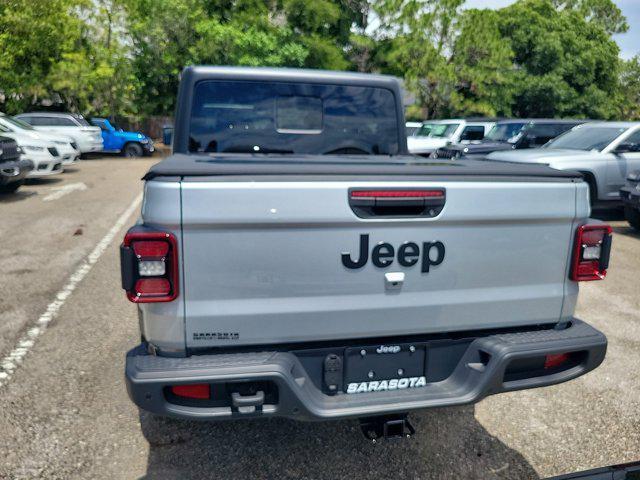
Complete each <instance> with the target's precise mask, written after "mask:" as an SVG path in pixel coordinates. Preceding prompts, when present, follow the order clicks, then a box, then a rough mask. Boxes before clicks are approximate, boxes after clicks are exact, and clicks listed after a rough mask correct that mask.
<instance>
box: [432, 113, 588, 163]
mask: <svg viewBox="0 0 640 480" xmlns="http://www.w3.org/2000/svg"><path fill="white" fill-rule="evenodd" d="M585 122H586V120H558V119H543V118H532V119H511V120H501V121H499V122H497V123H496V124H495V125H494V126H493V128H492V129H491V130H489V133H487V134H486V135H485V137H484V138H483V139H482V140H480V142H477V143H470V144H464V143H454V144H451V145H447V146H445V147H442V148H439V149H437V150H436V151H435V152H434V153H433V155H432V157H433V158H460V157H465V158H479V157H484V156H485V155H487V154H489V153H491V152H495V151H502V150H519V149H523V148H539V147H541V146H542V145H544V144H545V143H547V142H548V141H549V140H553V139H554V138H556V137H557V136H559V135H562V134H563V133H565V132H566V131H567V130H571V129H572V128H573V127H575V126H577V125H581V124H583V123H585Z"/></svg>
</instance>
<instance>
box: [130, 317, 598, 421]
mask: <svg viewBox="0 0 640 480" xmlns="http://www.w3.org/2000/svg"><path fill="white" fill-rule="evenodd" d="M427 348H429V347H427ZM606 349H607V339H606V337H605V336H604V335H603V334H602V333H601V332H599V331H598V330H596V329H595V328H593V327H591V326H590V325H588V324H586V323H584V322H582V321H580V320H577V319H576V320H573V321H572V322H571V325H570V326H569V327H568V328H566V329H564V330H535V331H525V332H518V333H509V334H496V335H491V336H484V337H480V338H476V339H474V340H472V341H470V343H468V346H467V347H466V349H465V350H464V353H462V354H460V355H459V360H458V361H457V364H456V365H455V368H452V371H451V373H450V374H449V375H448V376H447V378H445V379H443V380H440V381H431V383H429V382H430V380H429V375H428V374H427V385H426V386H425V387H421V388H408V389H403V390H389V391H384V392H373V393H359V394H351V395H349V394H344V393H339V394H336V395H328V394H326V393H323V391H322V390H321V389H320V388H318V387H317V382H314V381H313V380H314V379H312V378H311V375H310V374H309V372H308V370H306V369H305V368H304V367H303V365H302V363H301V362H300V358H299V357H298V356H296V355H295V354H293V353H291V352H268V351H265V352H251V353H234V354H218V355H193V356H191V357H187V358H170V357H160V356H153V355H149V354H148V353H146V350H145V348H144V347H143V346H142V345H141V346H139V347H137V348H135V349H133V350H131V351H129V352H128V354H127V358H126V383H127V390H128V393H129V396H130V397H131V399H132V400H133V402H134V403H135V404H136V405H138V406H139V407H140V408H142V409H144V410H147V411H150V412H153V413H156V414H160V415H167V416H173V417H179V418H191V419H201V420H223V419H235V418H249V417H271V416H282V417H290V418H295V419H299V420H329V419H337V418H346V417H365V416H373V415H381V414H390V413H399V412H408V411H411V410H417V409H424V408H431V407H442V406H452V405H461V404H469V403H474V402H477V401H479V400H481V399H482V398H484V397H486V396H488V395H492V394H496V393H501V392H507V391H513V390H522V389H527V388H535V387H542V386H547V385H554V384H557V383H561V382H565V381H567V380H571V379H573V378H576V377H578V376H580V375H583V374H585V373H587V372H589V371H591V370H593V369H595V368H596V367H598V365H600V363H602V361H603V360H604V357H605V353H606ZM565 352H580V361H579V363H577V364H575V365H573V366H570V367H569V368H567V369H565V370H562V371H555V373H554V372H553V371H552V373H549V374H545V375H542V376H534V377H531V378H521V376H520V377H518V378H517V379H513V378H511V379H509V380H505V370H506V369H507V367H508V366H510V365H513V362H514V361H516V360H519V361H522V360H526V359H530V358H534V357H535V358H538V357H540V356H541V355H542V356H544V355H547V354H558V353H565ZM229 382H231V383H232V384H233V383H234V382H272V384H274V385H275V386H276V387H277V391H278V399H277V402H274V404H265V405H263V406H262V407H261V408H257V409H254V411H249V412H247V411H245V413H242V412H241V411H240V410H239V409H238V408H235V407H233V406H216V407H194V406H185V405H177V404H175V403H171V402H169V401H168V400H167V398H166V395H165V391H166V387H168V386H170V385H179V384H190V383H220V384H222V383H224V384H229Z"/></svg>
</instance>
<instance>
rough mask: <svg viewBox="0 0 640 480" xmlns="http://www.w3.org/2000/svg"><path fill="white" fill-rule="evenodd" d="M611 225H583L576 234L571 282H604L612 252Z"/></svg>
mask: <svg viewBox="0 0 640 480" xmlns="http://www.w3.org/2000/svg"><path fill="white" fill-rule="evenodd" d="M611 232H612V230H611V227H610V226H609V225H582V226H580V227H578V231H577V232H576V241H575V244H574V250H573V263H572V265H571V280H574V281H576V282H584V281H589V280H602V279H604V277H605V276H606V275H607V268H608V267H609V254H610V252H611Z"/></svg>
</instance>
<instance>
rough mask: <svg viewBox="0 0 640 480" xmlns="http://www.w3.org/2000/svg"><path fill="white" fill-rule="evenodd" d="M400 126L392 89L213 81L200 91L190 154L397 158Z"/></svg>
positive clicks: (194, 108) (192, 123)
mask: <svg viewBox="0 0 640 480" xmlns="http://www.w3.org/2000/svg"><path fill="white" fill-rule="evenodd" d="M397 120H398V116H397V114H396V102H395V98H394V95H393V93H392V92H391V90H387V89H384V88H373V87H360V86H347V85H320V84H304V83H284V82H273V83H267V82H244V81H213V80H208V81H203V82H200V83H198V84H197V85H196V88H195V91H194V95H193V105H192V108H191V120H190V127H189V150H190V151H191V152H232V153H279V154H288V153H306V154H374V155H375V154H380V155H393V154H397V153H398V151H399V134H400V133H399V132H400V128H402V132H403V133H404V125H401V126H400V127H399V126H398V121H397Z"/></svg>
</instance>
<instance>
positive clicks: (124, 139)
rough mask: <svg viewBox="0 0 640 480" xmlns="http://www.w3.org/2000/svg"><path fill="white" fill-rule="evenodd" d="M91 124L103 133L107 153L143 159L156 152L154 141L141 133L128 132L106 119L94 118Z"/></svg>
mask: <svg viewBox="0 0 640 480" xmlns="http://www.w3.org/2000/svg"><path fill="white" fill-rule="evenodd" d="M91 123H92V124H93V125H95V126H96V127H98V128H100V130H101V131H102V141H103V147H104V151H105V152H113V153H122V154H123V155H124V156H125V157H142V156H143V155H151V154H152V153H153V151H154V146H153V141H152V140H151V139H150V138H149V137H147V136H146V135H144V134H142V133H140V132H126V131H124V130H122V129H121V128H118V127H116V126H115V125H114V124H112V123H111V122H110V121H109V120H108V119H106V118H92V119H91Z"/></svg>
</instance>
